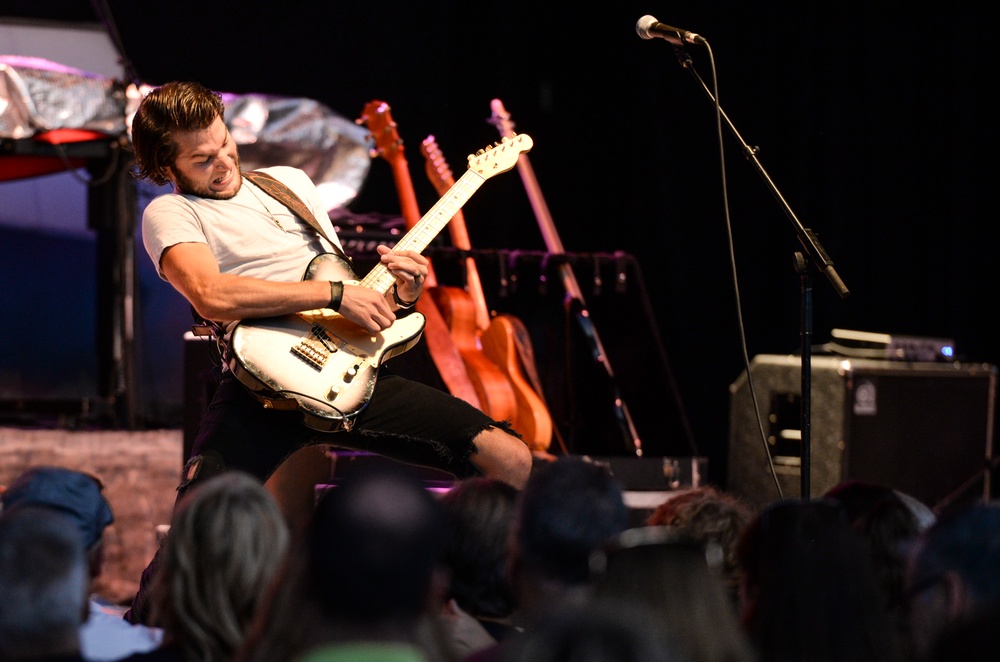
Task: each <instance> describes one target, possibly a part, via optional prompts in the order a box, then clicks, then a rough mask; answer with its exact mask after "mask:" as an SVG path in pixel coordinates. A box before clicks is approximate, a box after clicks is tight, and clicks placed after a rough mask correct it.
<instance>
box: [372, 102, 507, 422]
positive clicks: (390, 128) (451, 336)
mask: <svg viewBox="0 0 1000 662" xmlns="http://www.w3.org/2000/svg"><path fill="white" fill-rule="evenodd" d="M362 119H363V121H364V123H365V125H366V126H367V127H368V129H369V131H371V133H372V136H373V138H374V140H375V145H376V149H377V151H378V154H379V156H381V157H382V158H383V159H385V160H386V161H388V162H389V165H391V166H392V172H393V176H394V180H395V183H396V191H397V193H398V195H399V200H400V205H401V207H402V212H403V219H404V220H405V221H406V225H407V227H408V228H409V227H412V226H413V225H414V224H416V223H417V222H418V221H419V220H420V210H419V207H418V205H417V197H416V193H415V192H414V189H413V180H412V179H411V178H410V170H409V166H408V164H407V161H406V156H405V154H404V148H403V141H402V139H401V138H400V136H399V132H398V130H397V127H396V123H395V122H394V121H393V119H392V115H391V109H390V108H389V105H388V104H387V103H385V102H384V101H371V102H369V103H368V105H367V106H365V110H364V112H363V114H362ZM442 289H444V288H443V287H442V286H441V285H438V283H437V276H436V275H435V274H434V270H433V265H432V267H431V269H430V270H429V271H428V274H427V292H428V294H430V296H429V297H421V298H420V301H418V303H417V305H418V306H421V305H422V306H425V307H429V308H432V309H433V311H432V314H433V315H435V317H436V318H437V319H439V320H441V328H439V329H437V330H436V332H437V333H438V334H443V335H445V336H447V341H445V340H444V339H441V344H442V345H450V346H451V347H450V348H449V349H448V350H447V351H448V354H449V358H448V361H447V366H443V365H442V364H443V361H442V362H441V363H439V362H438V359H435V364H436V365H437V367H438V369H439V371H442V378H443V379H445V383H446V384H447V385H448V387H449V389H451V390H452V393H453V394H454V395H459V393H456V392H455V390H454V389H455V388H456V386H454V385H455V384H457V385H458V387H460V388H462V392H463V393H465V392H467V391H468V389H469V388H471V390H472V395H473V397H474V400H473V399H472V398H468V397H465V398H464V399H466V400H467V401H469V402H472V403H473V404H475V406H477V407H478V408H479V409H481V410H482V411H484V412H485V413H486V414H487V415H489V416H490V417H492V418H494V419H496V420H501V421H502V420H513V418H514V414H515V413H516V411H517V401H516V399H515V397H514V391H513V388H512V387H511V385H510V382H509V381H508V380H507V377H506V376H505V375H504V374H503V372H501V370H500V369H499V368H498V367H497V366H496V365H495V364H493V363H492V362H491V361H490V360H489V359H488V358H486V355H484V354H483V353H482V352H481V351H480V350H479V348H478V346H477V345H476V344H475V337H474V336H473V338H472V342H469V341H468V338H467V337H466V336H464V335H462V334H455V333H453V332H452V330H453V329H454V328H455V327H456V325H457V326H459V327H461V326H463V325H464V324H466V323H465V322H463V321H462V319H464V316H465V315H471V314H473V313H472V307H471V306H467V307H466V309H465V310H461V309H459V307H458V305H457V304H453V305H452V306H451V307H450V309H449V310H448V315H447V316H445V315H444V313H445V311H443V310H442V309H441V308H440V306H439V305H438V301H439V300H440V299H439V297H441V295H440V294H439V292H440V291H441V290H442ZM421 302H423V303H421ZM421 312H423V311H421ZM424 314H425V316H426V312H425V313H424ZM449 318H450V319H449ZM467 324H468V325H470V326H472V328H474V327H475V320H472V319H470V320H469V321H468V323H467ZM430 330H431V329H430V319H428V329H427V331H425V332H424V335H425V336H427V335H428V333H429V332H430ZM428 346H429V347H430V338H428ZM452 348H453V349H452ZM442 351H443V350H442ZM455 354H457V355H458V357H459V362H458V365H457V366H456V364H455V361H454V359H453V358H452V357H453V356H454V355H455ZM444 371H447V372H448V373H449V376H448V377H446V376H445V374H444ZM459 371H461V372H462V373H463V374H462V375H458V374H456V373H457V372H459ZM459 397H462V396H461V395H459Z"/></svg>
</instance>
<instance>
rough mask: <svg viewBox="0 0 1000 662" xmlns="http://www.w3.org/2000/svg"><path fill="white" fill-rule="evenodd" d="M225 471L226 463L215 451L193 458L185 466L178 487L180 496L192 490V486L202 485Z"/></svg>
mask: <svg viewBox="0 0 1000 662" xmlns="http://www.w3.org/2000/svg"><path fill="white" fill-rule="evenodd" d="M225 470H226V463H225V461H224V460H223V459H222V456H221V455H219V454H218V453H216V452H214V451H209V452H207V453H204V454H200V455H193V456H191V459H189V460H188V461H187V462H186V463H185V464H184V471H183V473H182V474H181V482H180V485H178V486H177V493H178V495H180V494H184V493H185V492H187V491H188V490H190V489H191V486H192V485H196V484H198V483H202V482H204V481H205V480H207V479H208V478H211V477H212V476H218V475H219V474H221V473H223V472H224V471H225Z"/></svg>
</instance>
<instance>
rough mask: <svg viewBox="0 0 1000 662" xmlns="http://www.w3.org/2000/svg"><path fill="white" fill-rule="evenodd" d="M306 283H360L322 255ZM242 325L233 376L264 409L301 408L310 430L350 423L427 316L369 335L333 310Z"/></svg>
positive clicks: (234, 339) (236, 332)
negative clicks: (381, 372) (387, 364)
mask: <svg viewBox="0 0 1000 662" xmlns="http://www.w3.org/2000/svg"><path fill="white" fill-rule="evenodd" d="M305 279H306V280H342V281H344V282H348V283H353V284H357V282H356V281H355V280H354V274H353V272H352V271H351V269H350V266H349V265H348V264H347V262H345V261H344V260H343V259H342V258H340V257H339V256H337V255H332V254H323V255H319V256H317V257H316V258H315V259H314V260H313V261H312V262H311V263H310V265H309V268H308V269H307V271H306V278H305ZM315 313H316V314H309V313H300V314H297V315H282V316H279V317H267V318H259V319H253V320H245V321H243V322H240V323H239V324H238V325H237V326H236V328H235V329H233V332H232V336H231V339H230V350H231V351H230V355H231V357H232V358H231V359H230V362H229V367H230V368H231V369H232V371H233V374H235V375H236V377H237V378H238V379H239V380H240V381H241V382H242V383H243V385H244V386H246V387H247V388H248V389H249V390H250V391H251V392H252V393H253V394H254V395H255V396H256V397H257V398H258V399H259V400H260V401H261V402H263V403H264V406H265V407H267V408H273V409H296V408H297V409H300V410H301V412H302V414H303V417H304V422H305V424H306V425H308V426H309V427H311V428H313V429H316V430H321V431H324V432H328V431H331V430H334V429H339V428H342V427H343V428H349V427H350V419H351V418H353V417H355V416H357V415H358V414H359V413H361V411H362V410H363V409H364V408H365V406H366V405H367V404H368V401H369V400H370V399H371V396H372V392H373V390H374V388H375V381H376V378H377V376H378V368H379V366H380V365H381V364H382V363H383V362H384V361H386V360H387V359H389V358H391V357H393V356H396V355H398V354H401V353H403V352H405V351H406V350H408V349H410V348H411V347H413V346H414V345H415V344H416V343H417V341H418V340H419V339H420V334H421V332H422V331H423V328H424V317H423V316H422V315H420V314H419V313H410V314H409V315H407V316H405V317H400V318H398V319H396V321H395V322H394V323H393V324H392V326H390V327H389V328H388V329H386V330H384V331H382V332H381V333H379V334H377V335H374V336H373V335H369V334H368V332H367V331H365V330H364V329H362V328H361V327H360V326H358V325H357V324H355V323H354V322H351V321H349V320H347V319H346V318H344V317H343V316H341V315H338V314H337V313H335V312H333V311H323V312H321V311H315Z"/></svg>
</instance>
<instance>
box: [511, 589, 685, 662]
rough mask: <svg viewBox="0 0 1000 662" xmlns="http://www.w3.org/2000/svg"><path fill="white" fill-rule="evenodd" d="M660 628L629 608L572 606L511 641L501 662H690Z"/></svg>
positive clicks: (596, 604)
mask: <svg viewBox="0 0 1000 662" xmlns="http://www.w3.org/2000/svg"><path fill="white" fill-rule="evenodd" d="M662 625H663V624H662V623H661V622H659V621H657V619H656V618H654V616H653V615H652V614H651V613H649V612H647V611H644V610H642V609H640V608H637V607H636V605H635V604H632V603H628V602H626V603H622V604H616V603H614V602H603V601H602V602H591V603H583V604H578V605H572V606H568V607H566V608H564V609H561V610H560V611H558V612H556V613H555V614H553V615H552V617H551V618H549V619H547V620H546V621H545V622H544V623H541V624H540V625H539V626H538V627H537V628H535V629H534V630H532V631H531V632H528V633H527V634H525V635H524V636H523V637H519V638H518V639H517V640H515V641H513V642H512V643H511V644H510V646H509V648H508V649H507V650H506V651H505V655H504V658H503V662H695V660H694V659H692V658H689V657H685V656H684V655H682V654H681V653H680V652H678V650H677V648H676V646H674V645H673V642H671V640H670V636H669V634H668V633H667V632H666V631H665V630H664V628H663V627H662Z"/></svg>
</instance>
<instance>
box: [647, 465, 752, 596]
mask: <svg viewBox="0 0 1000 662" xmlns="http://www.w3.org/2000/svg"><path fill="white" fill-rule="evenodd" d="M754 514H755V511H754V508H753V506H751V505H750V504H749V503H747V502H745V501H744V500H742V499H740V498H739V497H737V496H735V495H733V494H730V493H729V492H725V491H723V490H720V489H718V488H716V487H713V486H711V485H702V486H699V487H695V488H692V489H689V490H686V491H682V492H680V493H679V494H677V495H675V496H671V497H669V498H667V499H666V500H665V501H664V502H663V503H662V504H660V505H659V506H658V507H657V508H656V510H654V511H653V513H652V514H651V515H650V516H649V517H648V518H647V519H646V524H647V525H650V526H669V527H670V528H671V529H672V530H673V531H674V532H675V533H676V534H677V535H678V536H683V537H687V538H690V539H692V540H695V541H698V542H700V543H702V544H703V545H705V546H706V549H709V550H713V552H712V553H714V550H717V551H718V553H719V554H720V555H721V557H722V558H721V561H722V563H721V567H720V570H721V572H722V576H723V580H724V582H725V588H726V590H727V591H728V594H729V597H730V600H731V602H732V603H733V605H734V607H735V606H736V605H737V604H738V600H739V587H740V566H739V563H737V561H736V541H737V540H739V537H740V534H741V533H742V532H743V529H744V528H746V526H747V525H748V524H749V523H750V520H751V519H752V518H753V516H754Z"/></svg>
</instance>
